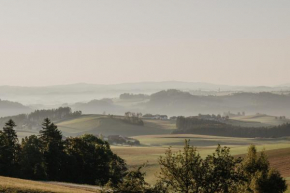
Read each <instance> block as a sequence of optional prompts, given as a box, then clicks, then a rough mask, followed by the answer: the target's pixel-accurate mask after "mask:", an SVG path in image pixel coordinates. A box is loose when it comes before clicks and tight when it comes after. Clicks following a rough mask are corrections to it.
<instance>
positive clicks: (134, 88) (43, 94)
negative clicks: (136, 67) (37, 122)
mask: <svg viewBox="0 0 290 193" xmlns="http://www.w3.org/2000/svg"><path fill="white" fill-rule="evenodd" d="M168 89H177V90H181V91H189V92H191V91H210V92H220V91H231V92H242V91H244V92H280V91H285V90H286V91H287V90H288V91H289V90H290V88H289V87H286V86H285V87H269V86H229V85H219V84H212V83H203V82H182V81H163V82H137V83H122V84H110V85H105V84H87V83H77V84H69V85H55V86H44V87H19V86H0V98H2V99H5V100H13V101H18V102H21V103H22V104H25V105H36V104H41V105H46V106H49V107H54V108H56V107H58V106H60V105H62V104H64V103H69V104H73V103H76V102H88V101H91V100H94V99H98V100H100V99H102V98H117V97H119V95H120V94H123V93H133V94H140V93H142V94H147V95H150V94H153V93H156V92H159V91H161V90H168Z"/></svg>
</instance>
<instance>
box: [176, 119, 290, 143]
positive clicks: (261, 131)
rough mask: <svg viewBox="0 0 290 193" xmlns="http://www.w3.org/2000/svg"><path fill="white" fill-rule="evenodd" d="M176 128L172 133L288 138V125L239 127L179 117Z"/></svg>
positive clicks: (289, 126) (289, 131)
mask: <svg viewBox="0 0 290 193" xmlns="http://www.w3.org/2000/svg"><path fill="white" fill-rule="evenodd" d="M176 127H177V129H176V130H174V131H173V132H172V133H175V134H199V135H214V136H225V137H246V138H247V137H250V138H255V137H266V138H269V137H270V138H272V137H285V136H290V123H285V124H282V125H279V126H272V127H241V126H235V125H230V124H226V123H222V122H219V121H213V120H205V119H200V118H198V117H183V116H179V117H177V120H176Z"/></svg>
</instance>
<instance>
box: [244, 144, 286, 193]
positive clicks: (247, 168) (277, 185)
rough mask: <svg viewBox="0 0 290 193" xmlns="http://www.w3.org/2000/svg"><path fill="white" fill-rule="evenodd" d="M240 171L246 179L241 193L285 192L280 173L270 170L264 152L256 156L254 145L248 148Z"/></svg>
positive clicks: (284, 183)
mask: <svg viewBox="0 0 290 193" xmlns="http://www.w3.org/2000/svg"><path fill="white" fill-rule="evenodd" d="M242 169H243V173H244V175H245V176H246V179H248V180H247V183H246V185H245V186H243V187H242V191H243V192H249V193H273V192H275V193H282V192H285V191H286V190H287V185H286V181H285V180H284V179H283V178H282V177H281V175H280V173H279V172H278V171H276V170H274V169H272V168H270V163H269V161H268V159H267V156H266V154H265V152H264V151H262V152H261V154H260V155H258V153H257V149H256V147H255V146H254V145H251V146H250V147H249V149H248V154H247V156H246V158H245V159H244V161H243V168H242Z"/></svg>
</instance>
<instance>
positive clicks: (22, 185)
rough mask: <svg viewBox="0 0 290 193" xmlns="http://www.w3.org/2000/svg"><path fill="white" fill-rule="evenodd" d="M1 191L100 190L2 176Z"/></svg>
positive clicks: (65, 192)
mask: <svg viewBox="0 0 290 193" xmlns="http://www.w3.org/2000/svg"><path fill="white" fill-rule="evenodd" d="M0 192H11V193H12V192H13V193H14V192H23V193H24V192H25V193H26V192H27V193H28V192H29V193H34V192H39V193H48V192H51V193H54V192H57V193H92V192H99V191H93V190H86V189H83V188H73V187H66V186H60V185H53V184H48V183H43V182H36V181H30V180H22V179H17V178H8V177H2V176H0Z"/></svg>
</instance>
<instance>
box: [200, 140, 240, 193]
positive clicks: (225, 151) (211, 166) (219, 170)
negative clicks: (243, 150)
mask: <svg viewBox="0 0 290 193" xmlns="http://www.w3.org/2000/svg"><path fill="white" fill-rule="evenodd" d="M241 162H242V159H241V158H234V157H233V156H231V155H230V148H228V147H221V146H220V145H218V147H217V148H216V150H215V153H213V154H212V155H208V156H207V157H206V159H205V160H204V161H203V165H202V167H203V170H204V171H205V173H204V175H205V177H204V178H203V179H204V182H203V187H202V190H201V192H204V193H218V192H220V193H226V192H233V193H235V192H237V190H238V187H239V185H240V184H241V183H244V180H245V178H244V176H243V175H242V173H241V170H240V166H241V164H240V163H241Z"/></svg>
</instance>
